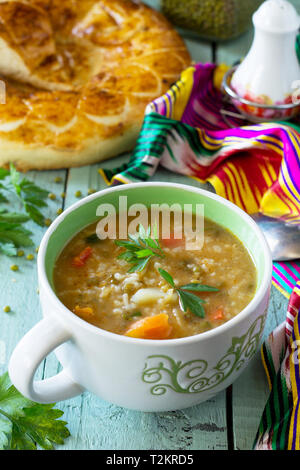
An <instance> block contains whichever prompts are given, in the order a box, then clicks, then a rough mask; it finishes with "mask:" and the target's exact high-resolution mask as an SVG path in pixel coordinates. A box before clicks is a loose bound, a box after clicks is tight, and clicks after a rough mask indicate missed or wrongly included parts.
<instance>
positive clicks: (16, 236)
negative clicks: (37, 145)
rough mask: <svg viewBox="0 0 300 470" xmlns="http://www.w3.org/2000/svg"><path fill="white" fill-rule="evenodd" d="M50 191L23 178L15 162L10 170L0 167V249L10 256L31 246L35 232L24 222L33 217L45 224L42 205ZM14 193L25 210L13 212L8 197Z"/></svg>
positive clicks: (39, 223) (44, 204)
mask: <svg viewBox="0 0 300 470" xmlns="http://www.w3.org/2000/svg"><path fill="white" fill-rule="evenodd" d="M48 194H49V193H48V191H47V190H45V189H42V188H39V187H38V186H36V185H35V184H34V183H33V182H32V181H30V180H28V179H27V178H22V177H21V174H20V173H19V172H18V171H16V169H15V167H14V166H13V165H11V166H10V170H6V169H4V168H0V203H3V205H2V206H0V252H2V253H4V254H5V255H7V256H15V255H16V254H17V248H19V247H21V246H22V247H28V246H32V245H33V242H32V240H31V237H30V236H31V235H32V232H30V231H29V230H27V229H26V228H24V226H23V224H24V223H26V222H28V221H29V220H33V221H34V222H35V223H36V224H38V225H41V226H44V221H45V218H44V216H43V214H42V213H41V211H40V208H42V207H46V206H47V203H46V201H45V199H46V198H47V196H48ZM11 195H15V196H17V198H18V199H19V201H20V202H21V203H22V206H23V207H24V209H25V213H18V212H14V211H12V212H10V211H9V210H8V208H7V203H8V202H11V198H10V197H9V196H11Z"/></svg>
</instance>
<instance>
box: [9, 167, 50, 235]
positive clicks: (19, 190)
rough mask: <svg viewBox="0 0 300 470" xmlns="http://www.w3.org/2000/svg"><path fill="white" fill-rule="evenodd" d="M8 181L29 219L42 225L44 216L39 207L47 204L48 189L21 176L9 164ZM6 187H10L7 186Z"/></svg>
mask: <svg viewBox="0 0 300 470" xmlns="http://www.w3.org/2000/svg"><path fill="white" fill-rule="evenodd" d="M10 182H11V186H12V188H13V190H14V192H15V194H16V195H17V196H18V198H19V200H20V201H21V203H22V204H23V207H24V209H25V211H26V212H27V214H28V215H29V217H30V219H32V220H33V221H34V222H35V223H36V224H38V225H40V226H42V227H43V226H44V225H45V224H44V222H45V217H44V216H43V214H42V213H41V211H40V208H41V207H46V206H47V203H46V202H45V199H46V198H47V197H48V195H49V191H47V190H45V189H43V188H40V187H39V186H37V185H36V184H34V183H33V182H32V181H30V180H28V179H27V178H21V174H20V173H19V172H18V171H17V170H16V169H15V167H14V166H13V165H11V166H10ZM8 189H10V188H9V187H8Z"/></svg>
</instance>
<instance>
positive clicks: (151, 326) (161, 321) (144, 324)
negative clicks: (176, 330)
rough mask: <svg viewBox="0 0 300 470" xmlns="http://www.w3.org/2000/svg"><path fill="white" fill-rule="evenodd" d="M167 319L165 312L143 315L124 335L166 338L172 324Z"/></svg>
mask: <svg viewBox="0 0 300 470" xmlns="http://www.w3.org/2000/svg"><path fill="white" fill-rule="evenodd" d="M168 320H169V317H168V315H166V314H165V313H160V314H158V315H154V316H151V317H145V318H143V319H141V320H138V321H136V322H135V323H134V324H133V325H132V326H131V327H130V328H129V330H127V332H126V333H125V336H130V337H131V338H142V339H168V338H169V337H170V335H171V332H172V326H171V325H170V324H169V322H168Z"/></svg>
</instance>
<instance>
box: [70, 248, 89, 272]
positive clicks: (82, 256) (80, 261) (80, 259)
mask: <svg viewBox="0 0 300 470" xmlns="http://www.w3.org/2000/svg"><path fill="white" fill-rule="evenodd" d="M92 251H93V250H92V248H91V247H90V246H87V247H86V248H84V250H82V252H81V253H79V255H78V256H75V258H73V260H72V265H73V266H76V267H80V266H84V265H85V262H86V260H87V259H88V258H89V257H90V256H91V254H92Z"/></svg>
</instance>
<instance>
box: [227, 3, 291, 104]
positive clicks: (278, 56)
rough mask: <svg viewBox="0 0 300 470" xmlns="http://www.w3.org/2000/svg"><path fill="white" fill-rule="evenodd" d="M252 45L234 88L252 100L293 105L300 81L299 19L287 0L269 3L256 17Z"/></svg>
mask: <svg viewBox="0 0 300 470" xmlns="http://www.w3.org/2000/svg"><path fill="white" fill-rule="evenodd" d="M253 24H254V28H255V34H254V40H253V43H252V46H251V48H250V50H249V52H248V54H247V56H246V57H245V58H244V60H243V61H242V62H241V64H240V65H239V66H238V67H237V69H236V71H235V72H234V74H233V76H232V79H231V87H232V88H233V89H234V90H235V91H236V93H237V94H238V95H239V96H240V97H242V98H246V99H248V100H249V101H253V102H255V103H264V104H270V105H273V104H282V103H289V102H291V98H292V93H293V83H295V81H297V80H299V79H300V66H299V62H298V58H297V54H296V47H295V44H296V36H297V32H298V29H299V26H300V17H299V15H298V13H297V11H296V10H295V8H294V7H293V5H292V4H291V3H289V2H288V1H286V0H266V1H265V2H264V3H262V5H261V6H260V7H259V9H258V10H257V11H256V12H255V13H254V15H253Z"/></svg>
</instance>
